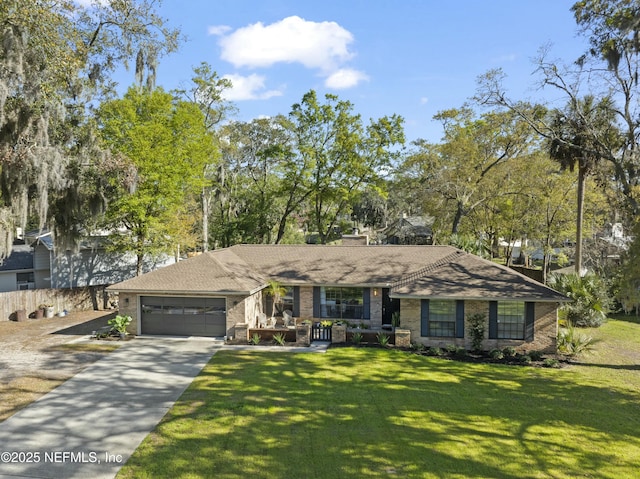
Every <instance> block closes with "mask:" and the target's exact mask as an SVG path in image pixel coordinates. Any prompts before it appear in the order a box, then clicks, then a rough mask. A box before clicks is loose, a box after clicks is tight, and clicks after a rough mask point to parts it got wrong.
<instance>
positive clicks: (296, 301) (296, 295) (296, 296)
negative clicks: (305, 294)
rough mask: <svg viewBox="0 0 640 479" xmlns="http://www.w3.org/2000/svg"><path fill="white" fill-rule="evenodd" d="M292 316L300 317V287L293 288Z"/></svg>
mask: <svg viewBox="0 0 640 479" xmlns="http://www.w3.org/2000/svg"><path fill="white" fill-rule="evenodd" d="M292 313H293V316H294V317H295V318H299V317H300V286H294V287H293V311H292Z"/></svg>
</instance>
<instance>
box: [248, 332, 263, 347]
mask: <svg viewBox="0 0 640 479" xmlns="http://www.w3.org/2000/svg"><path fill="white" fill-rule="evenodd" d="M261 340H262V338H261V337H260V335H259V334H258V333H253V336H251V337H250V338H249V344H253V345H254V346H255V345H258V344H260V341H261Z"/></svg>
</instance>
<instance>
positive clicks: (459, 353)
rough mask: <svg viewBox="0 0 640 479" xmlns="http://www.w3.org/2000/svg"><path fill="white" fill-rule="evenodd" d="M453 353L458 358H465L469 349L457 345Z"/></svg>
mask: <svg viewBox="0 0 640 479" xmlns="http://www.w3.org/2000/svg"><path fill="white" fill-rule="evenodd" d="M453 355H454V356H455V357H456V358H464V357H466V356H467V350H466V349H464V348H463V347H457V348H456V349H455V351H453Z"/></svg>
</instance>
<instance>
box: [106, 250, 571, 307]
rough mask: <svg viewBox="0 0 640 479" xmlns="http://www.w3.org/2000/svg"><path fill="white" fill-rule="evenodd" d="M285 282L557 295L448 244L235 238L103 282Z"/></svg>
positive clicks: (403, 293) (174, 285)
mask: <svg viewBox="0 0 640 479" xmlns="http://www.w3.org/2000/svg"><path fill="white" fill-rule="evenodd" d="M268 280H276V281H279V282H281V283H282V284H285V285H334V286H336V285H349V286H371V287H389V288H392V296H395V297H443V298H444V297H448V298H453V297H455V298H460V299H471V298H478V299H480V298H485V299H487V298H491V299H506V298H509V299H514V300H523V299H528V300H536V301H540V300H542V301H562V300H563V299H564V296H562V295H560V294H559V293H557V292H555V291H553V290H551V289H549V288H547V287H546V286H544V285H542V284H540V283H538V282H536V281H534V280H532V279H529V278H527V277H526V276H524V275H521V274H519V273H517V272H515V271H513V270H511V269H509V268H505V267H502V266H499V265H496V264H494V263H492V262H490V261H487V260H484V259H482V258H479V257H477V256H474V255H471V254H468V253H465V252H463V251H460V250H458V249H456V248H453V247H451V246H396V245H383V246H321V245H235V246H232V247H230V248H225V249H220V250H215V251H210V252H207V253H203V254H202V255H199V256H196V257H194V258H190V259H188V260H185V261H181V262H179V263H176V264H174V265H171V266H167V267H165V268H162V269H159V270H156V271H153V272H151V273H147V274H145V275H142V276H139V277H137V278H133V279H130V280H127V281H124V282H122V283H118V284H116V285H113V286H112V287H111V288H110V289H111V290H115V291H123V292H125V291H126V292H146V293H151V292H153V293H162V294H224V293H227V294H228V293H230V292H236V293H250V292H254V291H257V290H259V289H261V288H263V287H265V286H266V283H267V281H268Z"/></svg>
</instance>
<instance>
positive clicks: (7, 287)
mask: <svg viewBox="0 0 640 479" xmlns="http://www.w3.org/2000/svg"><path fill="white" fill-rule="evenodd" d="M35 287H36V284H35V271H34V269H33V250H32V249H31V246H29V245H27V244H24V241H19V240H17V241H15V242H14V244H13V247H12V249H11V254H10V255H9V256H8V257H6V258H5V259H4V260H2V261H0V293H4V292H7V291H19V290H24V289H34V288H35Z"/></svg>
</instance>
